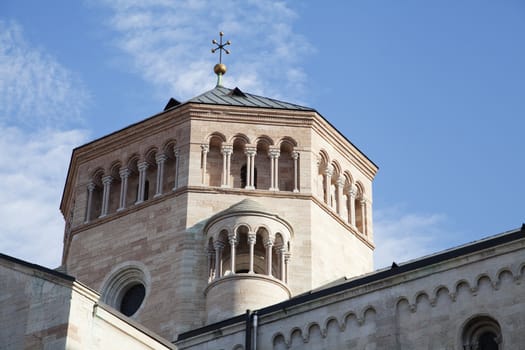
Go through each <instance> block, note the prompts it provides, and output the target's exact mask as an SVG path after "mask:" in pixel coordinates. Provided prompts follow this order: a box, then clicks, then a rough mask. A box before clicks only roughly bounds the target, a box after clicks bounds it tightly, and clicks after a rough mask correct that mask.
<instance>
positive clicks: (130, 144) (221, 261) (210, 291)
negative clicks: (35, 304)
mask: <svg viewBox="0 0 525 350" xmlns="http://www.w3.org/2000/svg"><path fill="white" fill-rule="evenodd" d="M221 43H222V41H221ZM219 72H220V76H219V78H220V77H221V76H222V74H224V73H225V69H224V71H222V70H221V69H219ZM217 74H218V75H219V73H217ZM376 171H377V167H376V166H375V164H374V163H373V162H371V161H370V160H369V159H368V158H367V157H366V156H365V155H364V154H363V153H362V152H361V151H359V150H358V149H357V148H356V147H355V146H354V145H353V144H352V143H351V142H350V141H348V140H347V139H346V138H345V137H344V136H343V135H342V134H340V133H339V132H338V131H337V130H336V129H335V128H334V127H333V126H332V125H331V124H330V123H328V122H327V121H326V120H325V119H324V118H323V117H322V116H321V115H320V114H319V113H318V112H317V111H315V110H314V109H311V108H308V107H303V106H299V105H295V104H291V103H287V102H282V101H278V100H274V99H270V98H267V97H261V96H256V95H253V94H249V93H245V92H243V91H241V89H239V88H234V89H229V88H226V87H223V86H222V85H221V80H220V79H219V80H218V85H217V86H216V87H215V88H214V89H212V90H210V91H208V92H205V93H204V94H202V95H199V96H197V97H194V98H192V99H190V100H188V101H186V102H184V103H179V102H178V101H176V100H173V99H171V100H170V102H169V103H168V105H167V106H166V108H165V110H164V111H162V112H161V113H158V114H156V115H154V116H152V117H150V118H148V119H145V120H143V121H141V122H139V123H136V124H133V125H130V126H128V127H126V128H124V129H122V130H119V131H117V132H114V133H112V134H110V135H107V136H105V137H102V138H100V139H97V140H94V141H92V142H90V143H88V144H86V145H83V146H81V147H78V148H76V149H75V150H74V151H73V155H72V158H71V163H70V167H69V173H68V176H67V180H66V184H65V188H64V193H63V198H62V203H61V211H62V213H63V214H64V217H65V219H66V230H65V235H64V252H63V262H62V263H63V268H64V269H65V270H66V271H67V273H68V274H70V275H73V276H75V277H77V278H78V279H79V280H80V281H81V282H84V283H86V284H87V285H88V286H90V287H92V288H93V289H95V290H97V291H99V292H100V293H101V295H102V298H103V300H104V302H105V303H107V304H109V305H111V306H113V307H115V308H116V309H118V310H120V311H121V312H122V313H124V314H126V315H128V316H130V317H132V318H135V319H137V320H138V321H139V322H140V323H141V324H143V325H144V326H146V327H148V328H149V329H151V330H153V331H155V332H157V333H159V334H160V335H162V336H164V337H166V338H167V339H170V340H174V339H175V337H176V335H177V334H179V333H180V332H184V331H187V330H189V329H192V328H196V327H200V326H202V325H205V324H208V323H213V322H216V321H219V320H222V319H224V318H227V317H231V316H235V315H238V314H242V313H244V312H245V310H246V309H257V308H261V307H263V306H266V305H270V304H274V303H277V302H279V301H284V300H286V299H288V298H290V297H292V296H295V295H297V294H300V293H302V292H305V291H308V290H311V289H314V288H317V287H319V286H322V285H323V284H326V283H328V282H330V281H333V280H334V279H336V278H340V277H342V276H356V275H360V274H363V273H366V272H370V271H372V268H373V266H372V252H373V248H374V245H373V227H372V181H373V178H374V176H375V174H376Z"/></svg>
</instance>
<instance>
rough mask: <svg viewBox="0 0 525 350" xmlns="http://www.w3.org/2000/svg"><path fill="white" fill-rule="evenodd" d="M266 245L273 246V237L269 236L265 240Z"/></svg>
mask: <svg viewBox="0 0 525 350" xmlns="http://www.w3.org/2000/svg"><path fill="white" fill-rule="evenodd" d="M264 247H266V248H267V247H273V238H272V237H269V238H266V239H265V240H264Z"/></svg>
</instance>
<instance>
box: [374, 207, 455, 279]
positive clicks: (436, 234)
mask: <svg viewBox="0 0 525 350" xmlns="http://www.w3.org/2000/svg"><path fill="white" fill-rule="evenodd" d="M445 224H446V217H445V216H444V215H443V214H419V213H418V214H415V213H403V212H402V211H401V210H400V209H399V208H389V209H386V210H381V209H378V210H375V211H374V235H375V236H374V241H375V242H376V244H377V246H376V250H375V252H374V265H375V267H376V269H377V268H382V267H386V266H390V265H391V264H392V262H393V261H395V262H396V263H401V262H405V261H408V260H411V259H414V258H419V257H422V256H424V255H428V254H430V253H435V252H436V251H438V250H442V249H444V248H448V246H447V245H448V244H450V238H451V237H452V234H451V233H450V232H448V231H447V230H446V229H445Z"/></svg>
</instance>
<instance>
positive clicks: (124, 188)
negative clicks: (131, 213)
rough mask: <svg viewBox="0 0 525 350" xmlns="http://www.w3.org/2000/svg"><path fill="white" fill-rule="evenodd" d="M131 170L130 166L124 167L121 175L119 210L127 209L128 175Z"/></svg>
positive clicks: (120, 172)
mask: <svg viewBox="0 0 525 350" xmlns="http://www.w3.org/2000/svg"><path fill="white" fill-rule="evenodd" d="M130 173H131V172H130V171H129V169H128V168H122V169H120V171H119V175H120V201H119V206H118V209H117V211H121V210H124V209H126V198H127V196H128V177H129V174H130Z"/></svg>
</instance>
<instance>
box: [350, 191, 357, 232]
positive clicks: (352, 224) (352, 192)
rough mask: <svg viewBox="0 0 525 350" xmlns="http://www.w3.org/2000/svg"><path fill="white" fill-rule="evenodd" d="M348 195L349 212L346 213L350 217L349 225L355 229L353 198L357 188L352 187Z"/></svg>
mask: <svg viewBox="0 0 525 350" xmlns="http://www.w3.org/2000/svg"><path fill="white" fill-rule="evenodd" d="M348 194H349V195H350V212H349V213H348V215H349V216H350V225H351V226H352V227H354V228H355V197H356V196H357V187H355V186H354V185H352V186H351V187H350V192H349V193H348Z"/></svg>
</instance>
